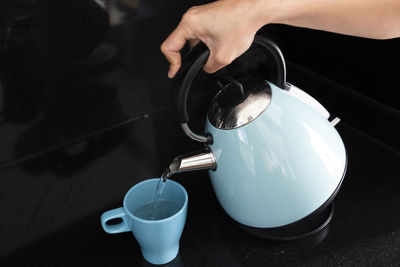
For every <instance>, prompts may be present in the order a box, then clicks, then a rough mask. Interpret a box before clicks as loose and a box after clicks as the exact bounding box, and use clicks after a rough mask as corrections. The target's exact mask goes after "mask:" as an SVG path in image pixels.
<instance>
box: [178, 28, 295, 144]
mask: <svg viewBox="0 0 400 267" xmlns="http://www.w3.org/2000/svg"><path fill="white" fill-rule="evenodd" d="M253 44H256V45H258V46H260V47H261V48H262V50H263V52H264V53H265V54H267V53H269V54H271V55H272V56H273V58H274V61H275V64H276V66H277V75H276V78H275V81H273V82H274V84H276V85H277V86H278V87H279V88H281V89H283V90H288V89H289V86H288V84H287V83H286V64H285V59H284V57H283V55H282V52H281V50H280V49H279V47H278V46H277V45H276V44H275V43H274V42H272V41H271V40H269V39H267V38H265V37H263V36H261V35H256V36H255V37H254V41H253ZM209 55H210V51H209V50H208V48H207V46H206V45H205V44H204V43H202V42H200V43H199V44H197V45H196V46H195V47H193V48H192V49H191V50H190V51H189V53H188V54H187V55H186V56H185V57H184V58H183V60H182V65H181V67H180V69H179V70H178V72H177V74H176V75H175V78H174V79H173V81H172V90H171V104H172V107H173V109H174V110H175V111H176V113H177V115H178V120H179V122H181V124H185V125H186V123H187V122H189V114H188V112H187V98H188V94H189V89H190V86H191V85H192V81H193V79H194V78H195V76H196V75H197V73H198V72H199V70H200V69H201V68H202V67H203V66H204V65H205V63H206V61H207V59H208V56H209ZM186 127H187V125H186ZM185 132H186V131H185ZM197 141H200V140H197Z"/></svg>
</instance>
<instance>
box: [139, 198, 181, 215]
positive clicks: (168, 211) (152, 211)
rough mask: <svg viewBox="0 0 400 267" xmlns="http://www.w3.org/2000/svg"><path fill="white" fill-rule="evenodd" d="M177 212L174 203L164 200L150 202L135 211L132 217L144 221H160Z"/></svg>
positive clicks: (177, 207)
mask: <svg viewBox="0 0 400 267" xmlns="http://www.w3.org/2000/svg"><path fill="white" fill-rule="evenodd" d="M178 211H179V206H178V204H176V203H175V202H172V201H168V200H165V199H158V200H157V201H156V202H154V201H152V202H149V203H147V204H146V205H144V206H142V207H140V208H139V209H137V210H136V211H135V212H134V213H133V215H135V216H137V217H139V218H142V219H145V220H162V219H165V218H168V217H170V216H172V215H174V214H175V213H177V212H178Z"/></svg>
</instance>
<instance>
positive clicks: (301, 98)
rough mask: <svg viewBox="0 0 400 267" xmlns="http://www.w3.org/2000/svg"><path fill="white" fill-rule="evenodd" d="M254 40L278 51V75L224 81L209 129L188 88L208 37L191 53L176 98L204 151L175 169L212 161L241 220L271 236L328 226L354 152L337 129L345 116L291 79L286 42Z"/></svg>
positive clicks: (226, 200)
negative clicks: (199, 127)
mask: <svg viewBox="0 0 400 267" xmlns="http://www.w3.org/2000/svg"><path fill="white" fill-rule="evenodd" d="M253 46H258V47H260V48H261V49H262V51H263V52H265V53H266V54H270V55H272V57H273V58H274V61H275V62H274V63H275V64H276V66H277V70H278V71H277V76H276V79H275V80H274V81H273V82H270V81H265V80H260V79H241V80H234V79H232V78H229V77H227V78H225V80H224V83H223V82H218V84H219V86H220V88H221V90H220V91H219V93H218V94H217V95H216V96H215V98H214V99H213V100H212V102H211V103H210V106H209V109H208V115H207V120H206V124H205V134H204V135H199V134H196V133H194V132H192V131H191V130H190V128H189V126H188V122H189V116H188V113H187V107H186V102H187V96H188V92H189V88H190V86H191V83H192V81H193V79H194V77H195V76H196V74H197V72H198V71H199V70H200V69H201V68H202V67H203V65H204V64H205V62H206V60H207V58H208V55H209V50H208V49H207V47H206V46H205V45H204V44H199V45H197V46H196V47H194V48H193V49H192V50H191V51H190V52H189V54H188V55H187V56H186V57H185V59H184V61H183V64H182V67H181V69H180V70H179V72H178V75H177V78H176V79H175V81H174V85H173V88H172V104H173V106H174V108H175V110H176V111H177V115H178V118H179V120H180V123H181V126H182V128H183V130H184V132H185V133H186V135H188V136H189V137H190V138H192V139H193V140H196V141H199V142H203V143H204V144H205V149H204V151H202V152H200V153H197V154H194V155H190V156H187V155H186V156H178V157H176V158H175V159H174V160H173V162H172V163H171V164H170V166H169V169H170V172H171V173H177V172H183V171H190V170H200V169H209V175H210V178H211V182H212V186H213V188H214V191H215V194H216V196H217V199H218V201H219V203H220V204H221V206H222V207H223V209H224V210H225V211H226V213H227V214H228V215H229V216H230V217H231V218H232V219H233V220H234V221H235V222H236V223H237V224H238V225H239V226H241V227H242V228H244V229H245V230H247V231H249V232H250V233H252V234H255V235H257V236H261V237H264V238H268V239H278V240H291V239H298V238H303V237H306V236H309V235H312V234H314V233H316V232H318V231H319V230H321V229H323V228H324V227H325V226H326V225H327V224H328V223H329V221H330V220H331V218H332V215H333V200H334V198H335V196H336V194H337V192H338V190H339V188H340V185H341V183H342V181H343V178H344V175H345V172H346V165H347V156H346V151H345V147H344V144H343V141H342V139H341V137H340V136H339V134H338V132H337V131H336V129H335V127H334V126H335V124H336V123H337V122H338V121H339V119H338V118H335V119H333V120H332V121H329V120H328V119H329V116H330V115H329V113H328V111H326V109H325V108H324V107H323V106H322V105H321V104H320V103H318V102H317V101H316V100H315V99H314V98H312V97H311V96H310V95H308V94H307V93H305V92H304V91H302V90H300V89H299V88H297V87H295V86H294V85H291V84H289V83H287V82H286V68H285V61H284V58H283V55H282V53H281V51H280V50H279V48H278V47H277V46H276V45H275V44H274V43H273V42H271V41H270V40H269V39H266V38H265V37H262V36H259V35H257V36H256V37H255V39H254V43H253Z"/></svg>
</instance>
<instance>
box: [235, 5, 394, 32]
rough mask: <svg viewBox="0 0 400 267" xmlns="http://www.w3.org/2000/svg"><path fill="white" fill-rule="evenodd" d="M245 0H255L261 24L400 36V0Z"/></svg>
mask: <svg viewBox="0 0 400 267" xmlns="http://www.w3.org/2000/svg"><path fill="white" fill-rule="evenodd" d="M241 1H254V2H253V3H252V10H253V12H254V13H255V14H254V15H255V18H256V20H257V23H259V24H260V26H262V25H265V24H269V23H282V24H288V25H292V26H298V27H306V28H312V29H317V30H324V31H331V32H337V33H342V34H347V35H355V36H360V37H368V38H375V39H387V38H394V37H399V36H400V0H241Z"/></svg>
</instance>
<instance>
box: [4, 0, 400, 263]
mask: <svg viewBox="0 0 400 267" xmlns="http://www.w3.org/2000/svg"><path fill="white" fill-rule="evenodd" d="M7 3H8V4H7V5H4V7H6V8H3V9H1V8H0V13H1V12H4V10H7V13H3V14H7V16H2V17H1V18H2V19H1V20H0V23H1V24H0V25H1V27H0V59H1V60H0V266H138V265H139V266H148V265H149V264H148V263H146V262H145V261H144V260H143V258H142V257H141V255H140V251H139V247H138V245H137V243H136V241H135V240H134V238H133V236H132V234H130V233H124V234H119V235H108V234H106V233H105V232H104V231H103V230H102V229H101V226H100V219H99V218H100V215H101V213H102V212H104V211H106V210H108V209H111V208H115V207H118V206H120V205H121V203H122V198H123V196H124V194H125V193H126V191H127V190H128V189H129V188H130V187H131V186H133V185H134V184H136V183H137V182H139V181H141V180H144V179H148V178H153V177H157V176H159V175H160V174H161V172H162V171H163V170H164V168H165V167H166V165H167V164H169V162H170V161H171V160H172V158H173V157H174V156H176V155H178V154H183V153H186V152H190V151H192V150H195V149H198V148H200V147H201V146H200V145H198V144H197V143H195V142H192V141H190V140H189V139H188V138H187V137H185V136H184V135H183V133H182V132H181V130H180V128H179V125H178V122H177V119H176V117H175V116H174V114H173V113H172V111H171V110H170V108H169V105H168V103H169V84H170V83H169V81H168V78H167V76H166V74H167V69H168V65H167V62H166V61H165V60H164V59H163V57H162V55H161V53H160V52H159V46H160V44H161V42H162V40H163V39H164V38H165V37H166V36H167V35H168V33H169V32H170V31H171V30H172V29H173V27H174V26H175V25H176V23H177V22H178V21H179V18H180V16H181V14H182V12H183V11H184V10H185V9H187V8H188V7H189V6H191V5H194V4H200V3H199V2H187V1H185V2H180V1H172V2H165V1H153V0H151V1H145V2H144V1H108V3H107V5H106V6H105V8H106V9H104V7H102V6H101V5H99V4H97V3H96V2H95V1H92V0H81V1H78V0H57V1H45V0H42V1H32V2H31V1H14V2H13V1H7ZM7 8H8V9H7ZM265 31H266V32H268V33H269V34H272V35H274V36H275V38H276V39H277V40H280V41H279V45H280V46H282V47H283V48H284V49H285V50H286V51H285V50H284V51H283V52H284V54H285V55H286V54H287V55H288V58H289V59H290V60H291V62H289V64H288V81H289V82H290V83H293V84H295V85H297V86H299V87H300V88H302V89H304V90H305V91H307V92H310V93H311V94H312V95H313V96H315V97H316V98H317V99H318V100H319V101H321V103H323V104H324V105H325V106H326V107H327V108H328V110H329V111H330V112H331V114H332V115H333V116H339V117H341V118H342V122H340V123H339V124H338V126H337V128H338V131H339V133H340V134H341V136H342V137H343V140H344V142H345V145H346V149H347V151H348V156H349V162H348V170H347V175H346V177H345V179H344V182H343V185H342V189H341V191H340V192H339V194H338V196H337V198H336V207H335V215H334V217H333V219H332V221H331V223H330V224H329V226H328V228H326V230H324V231H323V232H321V233H320V234H319V235H316V236H313V237H310V238H307V239H304V240H300V241H296V242H287V243H277V242H271V241H266V240H262V239H258V238H255V237H252V236H250V235H249V234H247V233H245V232H243V231H242V230H241V229H239V228H238V227H237V226H236V225H235V224H233V223H232V222H231V221H230V219H229V218H228V217H227V215H226V214H225V213H224V211H223V210H222V208H221V207H220V206H219V204H218V202H217V200H216V197H215V195H214V192H213V191H212V187H211V184H210V181H209V179H208V175H207V173H206V172H196V173H186V174H182V175H177V176H175V177H173V179H175V180H177V181H178V182H180V183H181V184H182V185H184V187H185V188H186V189H187V191H188V193H189V210H188V218H187V223H186V226H185V230H184V232H183V235H182V239H181V249H180V254H179V256H178V257H177V258H176V259H175V260H174V261H173V262H172V263H170V266H223V265H226V266H266V265H268V266H269V265H271V266H287V265H291V266H293V265H296V266H297V265H303V266H310V265H311V266H320V265H328V266H338V265H344V266H359V265H364V266H365V265H368V266H370V265H378V266H382V265H384V266H396V265H398V264H399V262H400V249H399V248H400V198H399V197H398V196H399V195H400V180H399V175H398V173H399V162H400V152H399V151H400V145H399V141H398V136H399V134H400V133H399V130H398V129H396V128H398V127H396V125H398V123H399V121H400V115H399V114H400V113H399V111H398V110H397V109H396V108H395V107H394V105H391V102H390V101H389V102H390V103H389V102H388V101H386V98H387V97H386V96H387V94H386V93H385V94H384V95H385V97H382V98H379V99H378V98H376V99H372V98H370V97H368V96H367V95H370V94H369V92H372V91H373V90H376V86H377V84H379V80H380V79H381V77H382V73H380V66H379V65H378V66H376V67H375V69H374V72H375V73H376V75H375V76H374V75H372V74H371V75H369V77H368V78H369V79H370V80H371V81H370V83H369V84H370V87H368V83H366V82H363V83H362V84H363V86H364V87H363V88H366V89H365V90H366V94H365V95H364V94H362V92H361V91H360V88H359V87H357V86H355V87H354V88H353V87H352V86H351V85H352V84H354V83H357V81H359V80H360V77H361V76H363V72H362V70H363V66H362V65H359V66H358V67H359V69H360V71H359V72H358V74H357V73H353V74H354V75H355V76H354V77H357V78H356V79H355V80H354V81H353V82H352V83H351V82H350V81H351V77H350V76H351V75H347V76H346V74H347V71H348V69H344V70H343V72H341V71H342V70H341V68H340V66H338V65H336V68H335V64H337V63H334V64H332V65H329V67H327V66H326V65H324V66H323V67H321V69H318V64H317V63H315V62H321V59H318V56H316V57H315V58H312V60H311V59H310V60H307V59H305V58H302V57H301V56H299V55H301V52H299V51H297V50H296V48H295V45H294V43H291V40H292V39H291V38H293V36H295V35H296V34H302V33H304V30H298V31H297V30H296V29H291V30H289V31H288V30H285V29H281V28H280V27H267V28H266V29H265ZM279 34H281V35H279ZM311 35H312V34H310V35H309V36H311ZM328 36H330V35H329V34H328ZM335 36H336V35H335ZM319 37H321V36H315V37H313V38H314V40H315V41H318V40H320V39H318V38H319ZM330 38H333V37H330ZM335 38H336V37H335ZM337 38H339V37H337ZM328 39H329V38H328ZM339 39H340V38H339ZM343 40H349V39H346V37H343V39H342V41H340V42H344V43H346V41H343ZM307 42H308V43H310V42H312V41H310V40H307ZM349 42H350V44H352V45H354V44H355V43H354V42H351V40H350V41H349ZM358 42H361V43H362V44H364V43H363V42H362V40H357V42H356V43H357V44H358ZM382 42H383V41H382ZM393 42H396V40H392V41H390V42H388V46H387V47H388V48H390V47H391V46H392V44H393ZM367 43H370V42H369V41H365V44H367ZM380 45H382V46H383V47H384V46H385V42H383V43H380ZM338 49H339V48H338ZM341 49H343V47H342V48H341ZM335 53H336V54H335V55H338V54H340V50H339V52H337V51H336V52H335ZM371 53H372V54H373V56H372V57H373V58H375V57H377V55H376V54H374V53H373V52H371ZM387 53H388V52H387V51H386V52H385V53H384V54H385V55H386V54H387ZM360 54H361V52H360ZM392 55H393V58H396V56H398V53H397V54H396V53H395V52H394V51H392ZM334 59H335V58H334V56H332V57H330V58H329V59H328V60H332V61H334ZM337 60H338V61H339V59H337ZM382 60H383V61H384V59H382ZM392 60H394V59H391V60H389V61H388V62H391V61H392ZM260 61H262V60H261V59H260V57H258V56H256V53H255V52H254V51H249V52H248V53H246V55H245V56H244V57H243V58H242V59H240V60H238V61H236V62H234V64H232V66H231V67H230V68H227V69H225V70H223V71H221V72H220V73H217V76H218V75H225V74H226V73H227V72H231V73H233V74H232V76H234V77H243V76H244V74H245V73H246V71H248V70H252V71H255V72H254V73H258V74H260V75H261V76H263V75H264V73H265V71H266V70H265V69H263V68H262V69H260V68H259V63H260ZM312 62H314V63H313V64H312ZM244 63H245V64H244ZM261 63H262V62H261ZM354 64H355V63H354ZM310 69H311V70H312V71H310ZM334 69H336V70H337V72H336V74H337V77H346V79H347V80H346V79H338V80H340V82H342V81H345V85H346V86H343V85H342V84H341V83H338V82H337V81H336V79H335V77H334V76H333V74H332V73H331V72H333V70H334ZM316 70H317V71H316ZM318 70H321V71H318ZM322 70H324V71H322ZM327 70H329V71H331V72H330V73H328V75H326V76H327V77H329V78H330V79H327V78H325V77H323V76H321V75H319V74H323V75H324V74H326V73H327ZM364 70H365V68H364ZM315 72H317V73H318V74H316V73H315ZM324 72H325V73H324ZM332 79H333V80H335V81H336V82H335V81H332ZM387 83H391V84H392V85H393V88H394V89H396V88H397V89H399V88H398V85H397V84H396V80H395V77H394V78H392V79H391V80H390V79H388V80H386V82H385V84H387ZM214 86H215V88H214ZM385 88H386V89H385V90H384V91H385V92H387V87H385ZM206 89H207V90H206ZM217 89H218V88H216V85H215V83H214V81H213V80H212V79H209V78H208V77H207V76H206V75H204V73H201V74H200V77H198V79H197V80H196V81H195V83H194V86H193V88H192V89H191V93H190V97H189V107H190V112H191V119H192V120H191V126H192V127H193V129H194V130H197V131H200V130H201V128H202V127H203V120H204V118H205V109H206V107H207V104H208V102H209V100H210V98H211V97H212V96H213V94H214V92H215V90H217ZM395 96H396V93H393V95H392V98H395ZM376 100H379V101H380V102H377V101H376ZM391 100H392V99H391ZM385 101H386V102H385ZM387 104H390V105H391V107H389V106H388V105H387Z"/></svg>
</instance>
